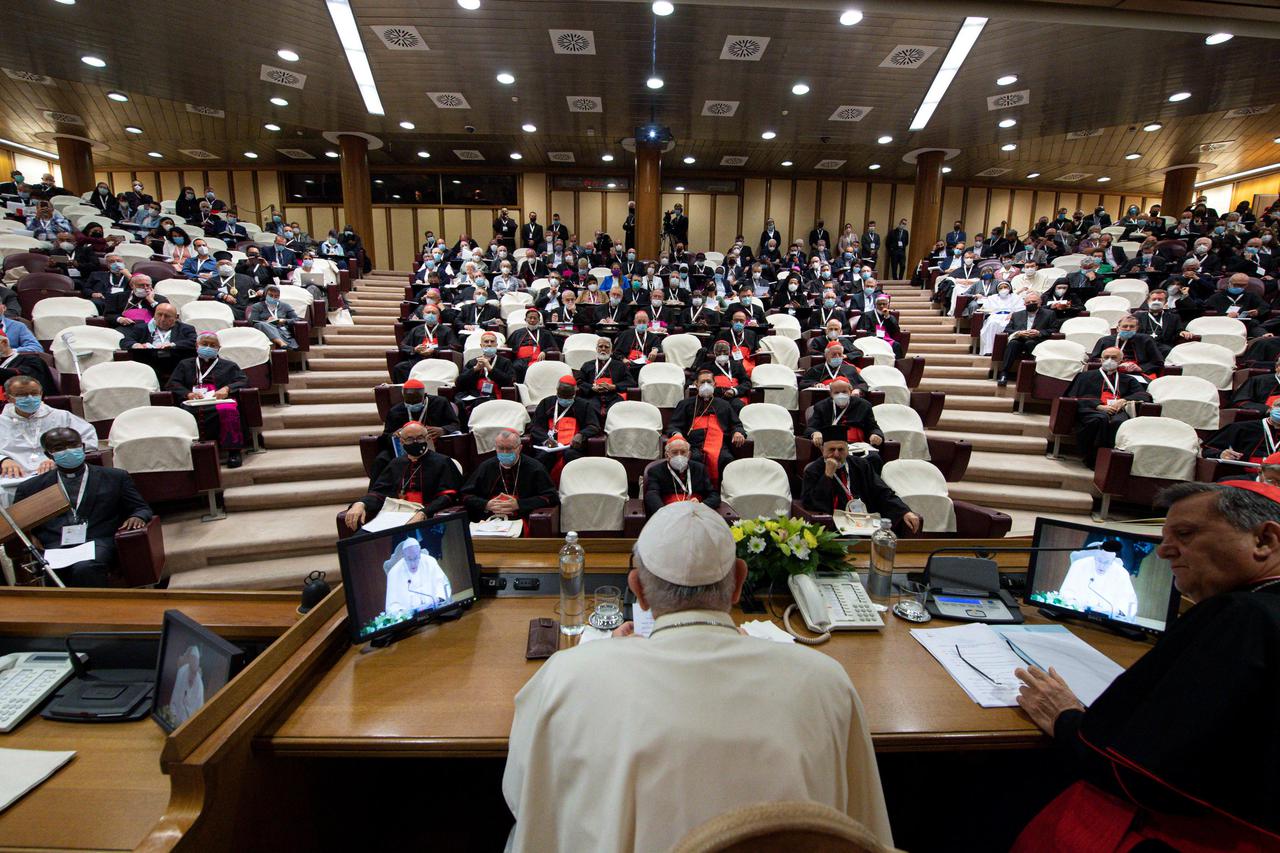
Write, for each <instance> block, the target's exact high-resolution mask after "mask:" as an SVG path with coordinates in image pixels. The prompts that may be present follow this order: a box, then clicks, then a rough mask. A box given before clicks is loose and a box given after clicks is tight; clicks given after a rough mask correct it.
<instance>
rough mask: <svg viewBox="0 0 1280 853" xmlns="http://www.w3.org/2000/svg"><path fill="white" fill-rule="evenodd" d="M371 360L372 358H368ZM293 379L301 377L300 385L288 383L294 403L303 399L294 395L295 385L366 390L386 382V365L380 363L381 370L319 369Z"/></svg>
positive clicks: (310, 387)
mask: <svg viewBox="0 0 1280 853" xmlns="http://www.w3.org/2000/svg"><path fill="white" fill-rule="evenodd" d="M370 360H371V361H372V359H370ZM295 379H301V380H302V384H301V386H294V385H290V386H289V387H290V389H291V390H290V391H289V399H290V401H291V402H294V403H301V402H304V400H299V399H297V398H296V397H295V396H294V395H295V394H296V392H295V391H294V390H292V389H293V388H295V387H301V388H305V389H307V390H311V389H314V388H360V389H363V390H365V391H368V390H369V389H370V388H372V387H373V386H374V385H377V384H379V383H381V382H386V381H387V379H388V377H387V365H386V362H383V363H382V369H381V370H343V371H336V370H330V371H320V372H308V373H304V374H302V375H301V376H300V377H295Z"/></svg>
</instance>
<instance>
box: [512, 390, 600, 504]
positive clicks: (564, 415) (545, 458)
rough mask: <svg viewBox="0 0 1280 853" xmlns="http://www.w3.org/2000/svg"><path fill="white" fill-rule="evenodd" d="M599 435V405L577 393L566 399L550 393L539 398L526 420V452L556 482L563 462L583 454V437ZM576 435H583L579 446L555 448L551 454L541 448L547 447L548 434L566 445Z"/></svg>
mask: <svg viewBox="0 0 1280 853" xmlns="http://www.w3.org/2000/svg"><path fill="white" fill-rule="evenodd" d="M599 434H600V409H599V407H598V406H594V405H592V404H591V401H589V400H583V399H581V398H579V397H577V396H574V397H573V398H572V399H571V400H568V401H565V400H561V399H560V398H559V397H558V396H556V395H555V394H552V395H551V396H550V397H546V398H544V399H543V400H542V401H540V402H539V403H538V406H537V408H535V409H534V410H533V417H532V419H531V420H530V421H529V438H530V445H529V450H528V452H529V453H530V454H531V455H532V456H533V458H534V459H537V460H538V461H539V462H541V463H542V466H543V467H544V468H546V469H547V472H548V473H549V474H550V475H551V481H552V482H553V483H555V484H556V485H559V484H560V470H561V469H562V468H563V467H564V466H565V464H567V463H569V462H572V461H573V460H575V459H581V458H582V457H583V456H586V455H587V446H586V444H585V442H586V440H587V439H589V438H593V437H595V436H597V435H599ZM577 436H582V440H583V442H584V443H583V445H582V446H581V447H573V446H570V448H569V449H568V450H557V451H555V452H554V453H548V452H547V451H545V450H543V449H542V448H543V447H545V446H546V444H547V439H548V437H551V438H556V439H557V443H558V444H569V443H570V442H571V441H572V440H573V439H574V438H576V437H577ZM565 439H568V440H567V441H566V440H565Z"/></svg>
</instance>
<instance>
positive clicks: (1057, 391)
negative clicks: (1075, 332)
mask: <svg viewBox="0 0 1280 853" xmlns="http://www.w3.org/2000/svg"><path fill="white" fill-rule="evenodd" d="M1087 357H1088V350H1086V349H1085V348H1084V346H1082V345H1081V344H1079V343H1077V342H1075V341H1069V340H1060V341H1059V340H1048V341H1045V342H1044V343H1042V344H1040V345H1039V346H1038V347H1036V349H1035V352H1034V353H1033V354H1032V357H1031V358H1030V359H1023V360H1022V361H1021V362H1019V363H1018V380H1017V391H1018V410H1019V411H1022V410H1023V409H1024V408H1025V405H1026V401H1027V400H1028V399H1030V400H1036V401H1041V402H1048V401H1050V400H1054V399H1057V398H1058V397H1061V396H1062V395H1063V393H1064V392H1065V391H1066V390H1067V386H1069V385H1070V384H1071V380H1072V379H1074V378H1075V377H1076V374H1077V373H1079V372H1080V371H1081V370H1082V369H1083V368H1084V362H1085V359H1086V358H1087Z"/></svg>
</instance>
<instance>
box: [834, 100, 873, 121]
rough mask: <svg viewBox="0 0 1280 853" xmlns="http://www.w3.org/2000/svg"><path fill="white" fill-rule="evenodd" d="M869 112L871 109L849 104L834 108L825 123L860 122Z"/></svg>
mask: <svg viewBox="0 0 1280 853" xmlns="http://www.w3.org/2000/svg"><path fill="white" fill-rule="evenodd" d="M869 112H871V107H855V106H851V105H849V104H845V105H843V106H839V107H836V109H835V112H833V113H832V114H831V116H830V117H829V118H828V119H827V121H862V120H863V119H864V118H866V117H867V113H869Z"/></svg>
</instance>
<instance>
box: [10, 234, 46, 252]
mask: <svg viewBox="0 0 1280 853" xmlns="http://www.w3.org/2000/svg"><path fill="white" fill-rule="evenodd" d="M47 245H49V244H48V243H46V242H44V241H43V240H37V239H36V238H35V237H24V236H23V235H21V234H3V235H0V248H4V249H21V250H22V251H24V252H25V251H30V250H31V249H39V248H41V247H42V246H47Z"/></svg>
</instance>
